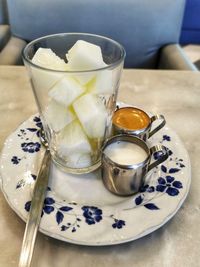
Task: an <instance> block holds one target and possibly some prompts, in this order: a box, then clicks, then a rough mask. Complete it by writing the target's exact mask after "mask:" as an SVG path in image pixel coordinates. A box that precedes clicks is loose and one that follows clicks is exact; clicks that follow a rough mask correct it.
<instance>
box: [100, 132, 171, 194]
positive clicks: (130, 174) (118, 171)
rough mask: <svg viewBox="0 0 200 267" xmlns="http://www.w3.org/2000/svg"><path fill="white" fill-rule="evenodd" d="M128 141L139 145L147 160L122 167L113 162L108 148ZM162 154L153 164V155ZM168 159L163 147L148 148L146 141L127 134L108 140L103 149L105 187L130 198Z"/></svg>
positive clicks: (102, 169)
mask: <svg viewBox="0 0 200 267" xmlns="http://www.w3.org/2000/svg"><path fill="white" fill-rule="evenodd" d="M119 141H126V142H131V143H134V144H137V145H138V146H140V147H141V148H143V149H144V150H145V151H146V153H147V158H146V159H145V160H144V161H143V162H140V163H138V164H133V165H121V164H119V163H116V162H114V161H112V160H111V159H110V158H109V157H108V156H107V155H106V154H105V153H104V151H105V149H106V147H107V146H109V145H110V144H112V143H114V142H119ZM155 152H161V155H159V157H158V159H157V160H155V161H153V162H152V163H150V162H151V158H152V155H153V154H154V153H155ZM167 158H168V150H167V148H166V147H165V146H163V145H160V144H159V145H155V146H153V147H151V148H149V147H148V145H147V144H146V142H145V141H143V140H142V139H140V138H138V137H136V136H130V135H127V134H120V135H116V136H113V137H111V138H110V139H108V140H107V142H106V143H105V144H104V146H103V148H102V168H101V171H102V179H103V182H104V185H105V187H106V188H107V189H108V190H109V191H110V192H112V193H114V194H116V195H120V196H128V195H132V194H135V193H137V192H138V191H139V189H140V187H141V185H142V184H143V182H144V178H145V175H146V174H147V173H148V172H149V171H150V170H151V169H153V168H155V167H156V166H158V165H159V164H160V163H162V162H163V161H165V160H166V159H167Z"/></svg>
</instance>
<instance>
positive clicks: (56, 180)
mask: <svg viewBox="0 0 200 267" xmlns="http://www.w3.org/2000/svg"><path fill="white" fill-rule="evenodd" d="M41 126H42V125H41V121H40V118H39V117H38V116H33V117H31V118H29V119H28V120H27V121H25V122H24V123H22V124H21V125H20V126H19V127H18V129H17V130H16V131H14V132H13V133H12V134H11V135H10V136H9V137H8V138H7V140H6V142H5V145H4V148H3V150H2V153H1V158H0V167H1V189H2V192H3V194H4V195H5V198H6V200H7V201H8V203H9V205H10V206H11V208H12V209H13V210H14V211H15V212H16V213H17V214H18V215H19V216H20V217H21V218H22V219H23V220H24V221H26V218H27V215H28V212H29V209H30V205H31V201H30V200H31V195H32V191H33V186H34V183H35V179H36V177H37V173H38V170H39V166H40V164H41V160H42V157H43V154H44V148H43V147H42V146H41V144H40V140H39V138H38V132H39V130H40V127H41ZM156 143H162V144H163V145H165V146H166V147H168V148H169V154H170V157H169V158H168V160H167V161H165V162H164V163H163V164H162V165H160V166H159V167H157V168H155V169H154V170H153V171H152V172H150V173H149V174H148V175H147V177H146V182H145V185H144V186H143V188H141V192H139V193H138V194H137V195H134V196H130V197H118V196H115V195H113V194H111V193H110V192H108V191H107V190H106V189H105V188H104V186H103V183H102V181H101V177H100V173H99V172H98V171H96V172H93V173H91V174H87V175H77V176H76V175H69V174H65V173H63V172H61V171H60V170H58V169H57V167H56V166H55V165H54V164H52V165H51V174H50V181H49V186H48V188H47V195H46V198H45V202H44V207H43V212H42V219H41V223H40V229H39V230H40V231H41V232H42V233H44V234H46V235H48V236H51V237H54V238H57V239H60V240H63V241H66V242H70V243H76V244H81V245H92V246H101V245H113V244H119V243H124V242H127V241H131V240H135V239H138V238H140V237H142V236H145V235H147V234H149V233H151V232H153V231H155V230H156V229H158V228H159V227H161V226H162V225H164V224H165V223H166V222H167V221H168V220H169V219H170V218H172V216H173V215H174V214H175V213H176V212H177V211H178V209H179V208H180V207H181V205H182V203H183V202H184V200H185V198H186V196H187V194H188V191H189V187H190V181H191V168H190V160H189V157H188V154H187V152H186V150H185V148H184V146H183V144H182V143H181V141H180V139H179V138H178V136H177V135H176V134H175V133H174V132H173V131H172V130H171V129H170V128H169V127H168V126H166V127H164V128H163V129H162V130H160V131H159V133H157V134H156V135H155V136H153V137H152V138H151V139H149V145H150V146H152V145H153V144H156ZM156 156H159V155H155V157H156Z"/></svg>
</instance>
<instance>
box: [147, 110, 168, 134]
mask: <svg viewBox="0 0 200 267" xmlns="http://www.w3.org/2000/svg"><path fill="white" fill-rule="evenodd" d="M160 119H161V120H162V121H161V123H160V124H159V125H158V126H157V127H156V128H154V129H153V130H152V131H151V132H150V133H149V137H151V136H152V135H154V134H155V133H156V132H157V131H159V130H160V129H161V128H163V127H164V126H165V124H166V120H165V117H164V116H163V115H154V116H152V117H151V123H153V122H154V121H156V120H160Z"/></svg>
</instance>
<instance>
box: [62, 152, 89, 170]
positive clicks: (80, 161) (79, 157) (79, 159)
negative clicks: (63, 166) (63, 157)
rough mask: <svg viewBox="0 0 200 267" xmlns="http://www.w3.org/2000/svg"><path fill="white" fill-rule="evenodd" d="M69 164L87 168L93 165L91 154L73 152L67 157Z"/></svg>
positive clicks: (74, 166) (73, 166)
mask: <svg viewBox="0 0 200 267" xmlns="http://www.w3.org/2000/svg"><path fill="white" fill-rule="evenodd" d="M67 165H68V167H71V168H86V167H89V166H91V165H92V161H91V156H90V154H80V153H73V154H71V155H69V156H68V157H67Z"/></svg>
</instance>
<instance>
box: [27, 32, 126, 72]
mask: <svg viewBox="0 0 200 267" xmlns="http://www.w3.org/2000/svg"><path fill="white" fill-rule="evenodd" d="M65 35H82V36H92V37H98V38H101V39H104V40H107V41H109V42H111V43H113V44H115V45H116V46H117V47H118V48H119V49H120V51H121V57H120V59H118V60H116V61H115V62H114V63H112V64H108V65H107V66H105V67H101V68H96V69H91V70H54V69H49V68H45V67H41V66H39V65H37V64H35V63H33V62H32V61H31V60H30V59H29V58H28V57H27V50H28V49H29V48H30V47H31V46H32V45H34V44H36V43H37V42H39V41H41V40H44V39H47V38H52V37H56V36H65ZM125 56H126V51H125V49H124V47H123V46H122V45H121V44H120V43H118V42H117V41H115V40H113V39H111V38H108V37H105V36H102V35H98V34H92V33H81V32H69V33H56V34H50V35H45V36H43V37H39V38H37V39H34V40H33V41H31V42H30V43H28V44H27V45H26V46H25V47H24V48H23V50H22V58H23V60H24V61H26V62H28V63H29V64H30V65H31V66H33V67H35V68H38V69H42V70H45V71H51V72H58V73H88V72H96V71H102V70H106V69H110V68H114V67H115V66H118V65H119V64H120V63H121V62H123V60H124V59H125Z"/></svg>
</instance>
